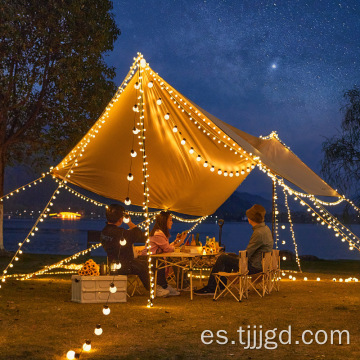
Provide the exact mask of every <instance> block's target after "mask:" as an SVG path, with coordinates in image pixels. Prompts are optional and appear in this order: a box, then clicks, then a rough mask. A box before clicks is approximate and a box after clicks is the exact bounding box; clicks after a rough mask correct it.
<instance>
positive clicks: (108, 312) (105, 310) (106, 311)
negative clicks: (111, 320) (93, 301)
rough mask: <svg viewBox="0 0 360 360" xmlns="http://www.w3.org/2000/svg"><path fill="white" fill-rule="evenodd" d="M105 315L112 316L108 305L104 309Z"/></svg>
mask: <svg viewBox="0 0 360 360" xmlns="http://www.w3.org/2000/svg"><path fill="white" fill-rule="evenodd" d="M103 314H104V315H109V314H110V308H109V307H108V306H107V305H104V307H103Z"/></svg>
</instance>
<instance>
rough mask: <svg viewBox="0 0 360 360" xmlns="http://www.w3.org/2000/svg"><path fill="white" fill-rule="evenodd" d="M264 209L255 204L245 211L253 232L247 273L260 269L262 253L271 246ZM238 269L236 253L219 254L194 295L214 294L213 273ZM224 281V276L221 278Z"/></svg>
mask: <svg viewBox="0 0 360 360" xmlns="http://www.w3.org/2000/svg"><path fill="white" fill-rule="evenodd" d="M265 214H266V210H265V208H264V207H263V206H261V205H258V204H255V205H254V206H252V207H251V208H250V209H248V210H247V211H246V216H247V219H248V222H249V224H250V225H251V226H252V229H253V234H252V235H251V238H250V240H249V244H248V246H247V248H246V251H247V256H248V269H249V275H252V274H257V273H259V272H261V271H262V265H261V261H262V253H263V252H269V251H271V250H272V248H273V243H274V241H273V237H272V234H271V231H270V229H269V227H268V226H266V225H265V222H264V221H265ZM236 271H239V257H238V256H237V255H236V254H231V253H230V254H222V255H220V256H219V257H218V258H217V260H216V263H215V264H214V267H213V269H212V271H211V273H210V277H209V281H208V284H207V285H206V286H205V287H203V288H202V289H199V290H195V291H194V294H195V295H214V293H215V288H216V280H215V277H214V275H212V274H213V273H218V272H236ZM221 280H223V281H224V282H225V281H226V278H224V277H223V278H221Z"/></svg>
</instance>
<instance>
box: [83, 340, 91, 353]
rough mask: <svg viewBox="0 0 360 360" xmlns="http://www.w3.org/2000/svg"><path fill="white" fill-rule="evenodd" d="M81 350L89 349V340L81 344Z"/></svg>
mask: <svg viewBox="0 0 360 360" xmlns="http://www.w3.org/2000/svg"><path fill="white" fill-rule="evenodd" d="M83 350H84V351H90V350H91V341H90V340H86V341H85V342H84V344H83Z"/></svg>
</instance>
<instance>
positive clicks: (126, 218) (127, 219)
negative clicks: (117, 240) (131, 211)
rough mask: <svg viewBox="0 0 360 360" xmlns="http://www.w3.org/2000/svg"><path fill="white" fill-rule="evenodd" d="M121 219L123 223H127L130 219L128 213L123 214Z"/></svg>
mask: <svg viewBox="0 0 360 360" xmlns="http://www.w3.org/2000/svg"><path fill="white" fill-rule="evenodd" d="M123 220H124V223H125V224H128V223H129V221H130V217H129V215H125V216H124V219H123Z"/></svg>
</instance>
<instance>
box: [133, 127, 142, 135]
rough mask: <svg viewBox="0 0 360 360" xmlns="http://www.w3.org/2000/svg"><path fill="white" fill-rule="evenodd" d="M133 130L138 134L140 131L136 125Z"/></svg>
mask: <svg viewBox="0 0 360 360" xmlns="http://www.w3.org/2000/svg"><path fill="white" fill-rule="evenodd" d="M132 132H133V133H134V134H135V135H136V134H138V133H139V132H140V130H139V129H137V128H136V127H134V128H133V129H132Z"/></svg>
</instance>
